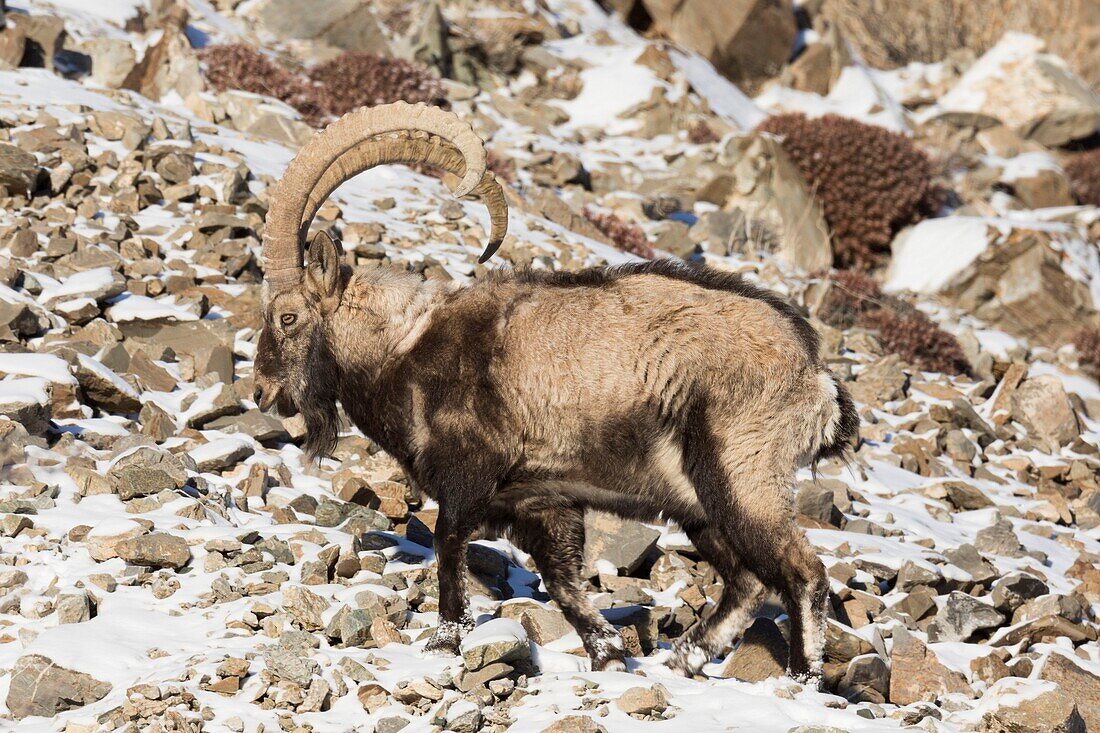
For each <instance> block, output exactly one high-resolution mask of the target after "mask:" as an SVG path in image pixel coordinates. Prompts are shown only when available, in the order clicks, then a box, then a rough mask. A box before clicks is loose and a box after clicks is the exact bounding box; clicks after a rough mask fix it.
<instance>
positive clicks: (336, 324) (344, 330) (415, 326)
mask: <svg viewBox="0 0 1100 733" xmlns="http://www.w3.org/2000/svg"><path fill="white" fill-rule="evenodd" d="M457 287H458V285H457V284H454V283H449V282H440V281H435V280H424V279H423V278H421V277H419V276H417V275H413V274H411V273H404V272H394V271H389V270H372V271H368V272H360V273H355V274H353V275H352V277H351V278H350V280H349V281H348V284H347V288H346V289H345V290H344V294H343V297H342V298H341V301H340V306H339V308H338V309H337V311H336V313H335V314H334V317H333V319H332V332H331V338H332V339H333V351H334V353H335V356H336V357H337V360H338V363H339V364H340V367H341V370H346V369H350V370H354V371H357V372H360V373H361V374H362V376H366V377H367V378H368V379H370V380H371V381H373V380H374V379H377V377H378V376H379V374H380V373H381V372H382V371H383V370H384V369H385V367H386V364H387V363H389V362H391V361H393V360H394V359H396V358H399V357H400V356H401V355H403V354H405V353H407V352H408V351H409V349H411V348H412V347H413V346H414V345H415V344H416V342H417V340H418V339H419V338H420V336H421V334H423V332H424V329H425V328H427V326H428V323H429V322H430V321H431V317H432V313H433V311H434V310H435V309H436V308H437V307H438V306H439V305H440V304H441V303H442V302H443V299H444V298H445V297H446V295H447V294H448V293H451V292H453V291H454V290H456V289H457Z"/></svg>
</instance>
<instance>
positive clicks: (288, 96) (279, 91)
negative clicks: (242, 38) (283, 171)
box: [199, 43, 326, 126]
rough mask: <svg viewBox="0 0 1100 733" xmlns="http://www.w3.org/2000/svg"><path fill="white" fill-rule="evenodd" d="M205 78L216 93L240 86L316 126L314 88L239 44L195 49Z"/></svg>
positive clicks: (319, 115) (320, 112)
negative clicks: (280, 103) (275, 101)
mask: <svg viewBox="0 0 1100 733" xmlns="http://www.w3.org/2000/svg"><path fill="white" fill-rule="evenodd" d="M199 58H200V59H201V60H202V63H203V70H204V71H205V73H206V80H207V82H209V84H210V86H211V87H213V88H214V89H215V90H217V91H219V92H224V91H226V90H227V89H240V90H241V91H245V92H252V93H253V94H264V95H266V96H268V97H275V98H276V99H279V100H281V101H283V102H286V103H287V104H289V105H290V106H291V107H294V108H295V109H296V110H298V111H299V112H301V113H302V117H304V118H305V120H306V121H307V122H308V123H309V124H311V125H313V126H318V125H320V124H321V123H322V122H323V120H324V118H325V114H326V112H325V110H324V108H323V106H322V104H321V100H320V98H319V91H320V90H318V89H317V87H315V86H314V85H313V84H311V83H310V82H309V80H308V79H305V78H303V77H302V76H301V75H299V74H292V73H290V72H289V71H287V70H286V69H284V68H283V67H282V66H280V65H279V64H277V63H275V62H274V61H272V60H271V59H270V58H268V57H267V56H266V55H265V54H263V53H260V52H259V51H257V50H256V49H254V48H252V47H251V46H246V45H245V44H243V43H226V44H220V45H216V46H207V47H206V48H203V49H201V50H200V51H199Z"/></svg>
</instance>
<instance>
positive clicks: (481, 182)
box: [253, 102, 508, 455]
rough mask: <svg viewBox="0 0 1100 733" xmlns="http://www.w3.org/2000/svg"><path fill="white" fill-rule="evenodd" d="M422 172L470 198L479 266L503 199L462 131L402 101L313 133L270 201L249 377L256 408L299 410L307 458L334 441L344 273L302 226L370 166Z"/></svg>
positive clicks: (322, 242)
mask: <svg viewBox="0 0 1100 733" xmlns="http://www.w3.org/2000/svg"><path fill="white" fill-rule="evenodd" d="M394 163H403V164H406V165H414V164H419V165H424V166H429V167H432V168H437V169H440V170H443V171H447V172H450V173H452V174H454V175H455V176H458V177H460V178H461V181H460V182H459V184H458V186H457V187H456V189H455V191H454V193H455V195H456V196H465V195H467V194H470V193H476V194H478V195H479V196H480V197H481V199H482V201H483V202H484V203H485V205H486V206H487V207H488V209H489V214H490V220H491V222H492V231H491V232H490V237H489V243H488V245H487V246H486V248H485V251H484V253H482V255H481V258H480V260H479V261H480V262H485V261H486V260H488V259H489V257H491V256H492V255H493V253H494V252H496V250H497V248H498V247H499V246H500V243H501V241H502V240H503V239H504V235H505V232H506V230H507V227H508V207H507V203H506V201H505V198H504V192H503V190H502V189H501V187H500V184H498V183H497V181H496V179H495V178H494V177H493V174H492V173H490V172H488V171H487V170H486V168H485V149H484V147H483V145H482V142H481V140H480V138H478V136H477V135H476V134H475V133H474V131H473V130H472V129H471V128H470V126H469V125H468V124H466V123H464V122H462V121H461V120H460V119H459V118H458V117H457V116H456V115H454V114H453V113H451V112H447V111H444V110H442V109H439V108H437V107H427V106H425V105H423V104H417V105H410V104H407V103H405V102H397V103H395V104H388V105H383V106H380V107H371V108H364V109H360V110H357V111H355V112H351V113H349V114H347V115H345V116H344V117H341V118H340V119H339V120H337V121H336V122H334V123H332V124H331V125H329V126H328V127H327V128H326V129H325V130H323V131H321V132H319V133H317V134H316V135H315V136H314V137H313V139H312V140H310V141H309V143H307V144H306V145H305V146H304V147H303V148H302V149H301V150H300V151H299V152H298V155H297V156H296V157H295V158H294V160H293V161H291V163H290V165H289V166H288V167H287V170H286V172H285V173H284V175H283V178H282V180H281V181H280V182H279V185H278V187H277V188H276V190H275V193H274V195H273V196H272V199H271V208H270V209H269V211H268V214H267V222H266V228H265V232H264V245H263V247H264V261H265V267H264V269H265V289H264V299H263V318H264V325H263V330H262V332H261V333H260V340H259V346H258V349H257V353H256V360H255V367H254V370H253V377H254V380H255V398H256V403H257V404H258V405H259V407H260V408H261V409H265V410H266V409H268V408H270V407H272V406H276V407H277V408H278V409H279V412H281V413H283V414H286V415H289V414H294V413H295V412H298V411H301V412H302V415H303V417H304V418H305V420H306V430H307V434H308V438H307V444H306V448H307V451H308V452H309V453H311V454H313V455H317V454H320V453H324V452H327V451H328V450H330V449H331V448H332V446H333V444H334V443H335V440H336V430H337V424H338V422H337V413H336V400H337V397H338V390H339V377H340V369H339V365H338V364H337V360H336V358H335V357H334V355H333V351H332V346H331V341H330V339H331V333H330V328H329V326H330V325H331V321H332V316H333V314H334V313H336V312H337V311H338V310H339V309H340V307H341V305H343V304H344V303H343V301H344V296H345V292H346V290H347V289H348V284H349V282H350V280H351V278H352V277H354V274H353V273H352V272H351V270H350V268H348V267H347V266H345V265H344V264H343V249H342V248H341V246H340V244H339V243H338V242H336V241H335V240H333V239H332V238H331V237H329V236H328V235H327V234H325V233H320V234H317V235H316V236H314V237H313V239H312V241H310V242H309V246H308V249H307V247H306V238H307V235H308V233H309V227H310V223H311V222H312V221H313V217H314V216H315V215H316V213H317V210H318V209H320V208H321V205H322V204H323V203H324V202H325V200H326V199H327V198H328V197H329V195H331V194H332V192H333V191H335V190H336V189H337V188H338V187H339V186H340V185H341V184H342V183H344V182H345V181H347V180H348V179H350V178H352V177H354V176H356V175H358V174H359V173H362V172H363V171H366V170H368V169H370V168H373V167H375V166H377V165H386V164H394Z"/></svg>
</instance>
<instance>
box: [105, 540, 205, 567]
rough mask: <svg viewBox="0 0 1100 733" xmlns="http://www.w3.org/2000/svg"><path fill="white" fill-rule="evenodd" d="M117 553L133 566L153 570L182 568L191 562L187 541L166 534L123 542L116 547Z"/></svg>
mask: <svg viewBox="0 0 1100 733" xmlns="http://www.w3.org/2000/svg"><path fill="white" fill-rule="evenodd" d="M115 551H116V552H117V553H118V556H119V557H121V558H122V559H123V560H125V561H126V562H128V563H130V564H131V565H143V566H145V567H151V568H182V567H183V566H184V565H186V564H187V563H188V562H190V561H191V548H190V547H188V546H187V540H185V539H183V538H182V537H178V536H177V535H174V534H168V533H166V532H154V533H152V534H147V535H142V536H141V537H133V538H130V539H126V540H122V541H121V542H119V543H118V544H116V545H115Z"/></svg>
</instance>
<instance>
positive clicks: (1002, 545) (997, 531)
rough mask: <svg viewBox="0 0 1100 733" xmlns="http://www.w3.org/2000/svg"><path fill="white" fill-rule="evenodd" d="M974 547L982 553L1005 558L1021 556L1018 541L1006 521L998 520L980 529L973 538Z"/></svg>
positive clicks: (1009, 523)
mask: <svg viewBox="0 0 1100 733" xmlns="http://www.w3.org/2000/svg"><path fill="white" fill-rule="evenodd" d="M974 546H975V547H977V548H978V549H979V550H981V551H982V552H988V553H990V554H992V555H1005V556H1006V557H1019V556H1020V555H1022V554H1023V552H1022V547H1021V545H1020V539H1019V538H1018V537H1017V536H1016V532H1015V531H1014V530H1013V529H1012V523H1011V522H1009V521H1008V520H1007V519H998V520H997V521H996V522H994V523H993V524H992V525H991V526H989V527H982V528H981V529H979V530H978V532H977V533H976V534H975V536H974Z"/></svg>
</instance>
